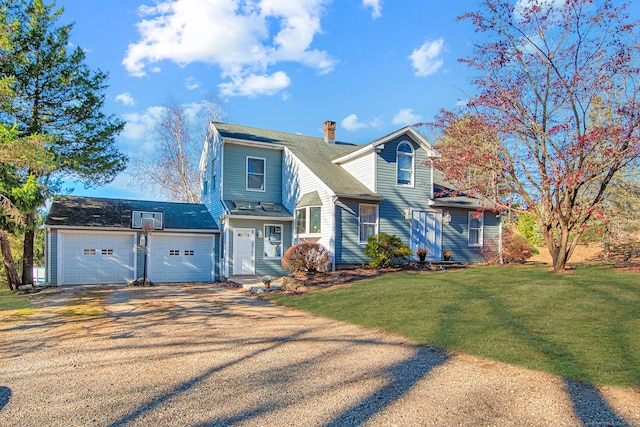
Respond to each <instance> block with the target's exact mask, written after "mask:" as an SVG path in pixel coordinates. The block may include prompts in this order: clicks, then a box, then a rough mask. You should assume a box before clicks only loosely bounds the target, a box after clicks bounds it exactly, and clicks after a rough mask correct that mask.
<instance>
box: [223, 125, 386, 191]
mask: <svg viewBox="0 0 640 427" xmlns="http://www.w3.org/2000/svg"><path fill="white" fill-rule="evenodd" d="M213 124H214V126H215V127H216V129H218V132H219V133H220V136H222V137H223V138H236V139H241V140H246V141H255V142H261V143H268V144H279V145H283V146H285V147H287V148H288V149H289V150H290V151H291V152H292V153H293V154H294V155H295V156H296V157H297V158H298V159H300V161H302V162H303V163H304V164H305V165H306V166H307V167H308V168H309V169H310V170H311V172H313V173H314V174H315V175H316V176H317V177H318V178H320V180H321V181H322V182H324V184H325V185H327V186H328V187H329V188H330V189H331V190H332V191H333V192H334V193H336V194H339V195H348V196H352V197H355V198H360V197H362V198H375V199H382V198H383V197H381V196H380V195H378V194H376V193H374V192H373V191H371V190H369V189H368V188H367V187H366V186H365V185H364V184H362V183H361V182H360V181H358V180H357V179H356V178H354V177H353V176H352V175H351V174H349V172H347V171H346V170H344V169H343V168H342V167H340V166H339V165H336V164H334V163H332V161H333V160H334V159H336V158H339V157H342V156H344V155H345V154H348V153H351V152H353V151H356V150H358V149H360V148H362V146H361V145H355V144H349V143H346V142H341V141H336V143H335V144H329V143H327V142H325V140H324V139H323V138H316V137H312V136H305V135H298V134H293V133H286V132H278V131H273V130H268V129H259V128H252V127H249V126H240V125H234V124H230V123H221V122H213Z"/></svg>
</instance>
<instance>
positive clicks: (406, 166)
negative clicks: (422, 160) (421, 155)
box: [396, 142, 414, 187]
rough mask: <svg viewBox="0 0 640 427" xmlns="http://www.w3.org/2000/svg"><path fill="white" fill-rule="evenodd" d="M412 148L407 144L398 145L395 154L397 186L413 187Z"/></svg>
mask: <svg viewBox="0 0 640 427" xmlns="http://www.w3.org/2000/svg"><path fill="white" fill-rule="evenodd" d="M413 154H414V153H413V147H412V146H411V145H410V144H409V143H408V142H401V143H400V144H398V150H397V152H396V165H397V181H396V182H397V184H398V185H400V186H406V187H413V175H414V155H413Z"/></svg>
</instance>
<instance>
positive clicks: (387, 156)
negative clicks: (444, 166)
mask: <svg viewBox="0 0 640 427" xmlns="http://www.w3.org/2000/svg"><path fill="white" fill-rule="evenodd" d="M403 141H406V142H408V143H410V144H411V146H412V147H413V149H414V150H415V155H414V160H415V167H414V170H415V172H414V173H415V176H414V186H413V187H407V186H397V185H396V171H397V169H396V152H397V148H398V144H400V143H401V142H403ZM376 167H377V171H378V183H377V189H378V194H381V195H383V196H384V200H383V201H382V202H380V232H384V233H388V234H392V235H395V236H398V237H400V238H401V239H402V241H403V242H405V243H406V244H409V242H410V237H411V220H410V219H409V218H405V210H407V209H410V208H428V207H429V196H430V195H431V165H430V163H429V160H428V158H427V153H426V151H425V150H424V149H422V148H420V146H419V145H418V144H417V143H416V142H415V141H413V140H412V139H411V138H409V137H408V136H406V135H403V136H401V137H399V138H396V139H394V140H392V141H390V142H388V143H387V144H385V147H384V149H383V150H382V151H381V152H380V153H378V156H377V165H376Z"/></svg>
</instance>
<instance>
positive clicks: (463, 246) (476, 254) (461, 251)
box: [442, 208, 500, 262]
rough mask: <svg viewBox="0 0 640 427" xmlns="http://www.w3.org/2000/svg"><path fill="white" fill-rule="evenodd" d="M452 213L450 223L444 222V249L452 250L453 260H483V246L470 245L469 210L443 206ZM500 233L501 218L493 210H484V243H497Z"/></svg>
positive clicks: (485, 244) (444, 209)
mask: <svg viewBox="0 0 640 427" xmlns="http://www.w3.org/2000/svg"><path fill="white" fill-rule="evenodd" d="M443 211H448V212H449V214H450V215H451V223H450V224H442V250H443V251H446V250H450V251H451V252H452V253H453V254H452V256H451V261H459V262H483V261H484V260H485V259H484V257H483V256H482V253H481V251H482V248H481V247H469V222H468V219H469V216H468V215H469V211H468V210H462V209H448V208H443ZM499 234H500V218H497V217H496V213H495V212H493V211H486V212H484V229H483V241H484V245H483V246H487V245H490V244H497V242H498V239H499Z"/></svg>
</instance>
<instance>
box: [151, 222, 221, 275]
mask: <svg viewBox="0 0 640 427" xmlns="http://www.w3.org/2000/svg"><path fill="white" fill-rule="evenodd" d="M213 249H214V240H213V236H212V235H204V236H203V235H197V234H177V235H175V234H168V233H152V234H151V235H150V236H149V255H148V256H149V258H148V270H149V279H151V281H153V282H209V281H211V280H212V276H213V257H212V254H213Z"/></svg>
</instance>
